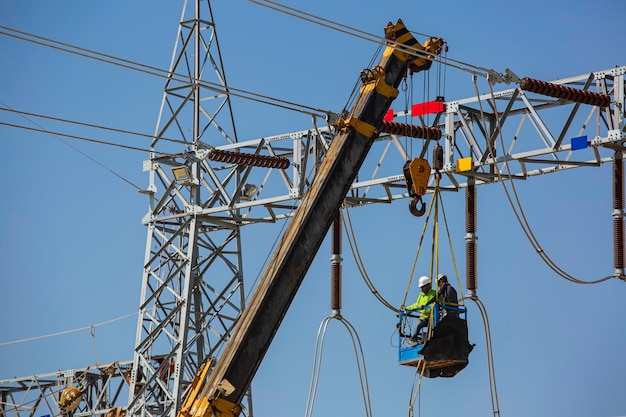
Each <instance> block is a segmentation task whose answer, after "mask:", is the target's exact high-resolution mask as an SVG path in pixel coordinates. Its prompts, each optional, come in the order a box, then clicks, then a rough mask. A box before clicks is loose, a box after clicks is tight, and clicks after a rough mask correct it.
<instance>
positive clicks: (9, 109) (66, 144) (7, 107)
mask: <svg viewBox="0 0 626 417" xmlns="http://www.w3.org/2000/svg"><path fill="white" fill-rule="evenodd" d="M0 104H2V105H3V106H6V107H5V108H6V110H8V111H14V110H13V109H11V108H9V106H7V105H6V104H5V103H3V102H2V101H0ZM17 113H18V114H19V115H20V116H21V117H23V118H24V119H26V120H27V121H28V122H30V123H32V124H33V125H35V126H37V127H38V128H39V129H38V131H40V132H43V133H47V134H49V135H52V136H53V137H54V138H55V139H57V140H58V141H59V142H61V143H63V144H64V145H65V146H68V147H69V148H71V149H73V150H74V151H76V152H78V153H79V154H80V155H82V156H84V157H85V158H87V159H89V160H90V161H91V162H93V163H95V164H96V165H98V166H100V167H101V168H103V169H105V170H106V171H108V172H110V173H111V174H113V175H115V176H116V177H118V178H119V179H121V180H122V181H124V182H125V183H127V184H129V185H130V186H132V187H134V188H135V189H137V190H138V191H139V190H141V187H139V186H138V185H136V184H135V183H133V182H132V181H131V180H129V179H128V178H126V177H124V176H122V175H121V174H118V173H117V172H115V171H113V170H112V169H111V168H109V167H107V166H106V165H104V164H103V163H101V162H100V161H98V160H96V159H95V158H93V157H91V156H90V155H88V154H86V153H85V152H83V151H81V150H80V149H78V148H77V147H75V146H72V145H71V144H70V143H68V142H67V141H65V140H63V139H62V138H61V137H59V136H66V137H67V135H61V134H58V135H57V134H55V133H53V132H50V131H48V130H46V129H44V128H43V127H42V126H41V125H39V124H37V123H36V122H34V121H33V120H31V119H29V118H28V117H27V116H26V115H25V114H23V113H21V112H17ZM0 123H1V124H4V123H2V122H0ZM14 127H18V125H15V126H14ZM21 128H24V129H32V128H28V127H26V126H23V127H21Z"/></svg>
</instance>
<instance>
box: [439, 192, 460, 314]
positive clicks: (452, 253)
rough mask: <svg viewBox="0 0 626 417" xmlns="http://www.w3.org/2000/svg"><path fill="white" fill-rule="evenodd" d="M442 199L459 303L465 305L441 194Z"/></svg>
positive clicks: (442, 211)
mask: <svg viewBox="0 0 626 417" xmlns="http://www.w3.org/2000/svg"><path fill="white" fill-rule="evenodd" d="M439 198H440V199H441V201H440V203H441V213H442V214H443V223H444V224H445V225H446V233H447V235H448V244H449V245H450V255H451V256H452V264H453V265H454V274H455V275H456V283H457V288H458V289H459V295H460V296H459V297H458V299H459V305H465V301H464V297H463V286H462V285H461V277H460V276H459V268H458V266H457V264H456V257H455V256H454V249H453V248H452V237H451V236H450V228H449V227H448V219H447V218H446V210H445V209H444V207H443V199H442V198H441V194H440V195H439Z"/></svg>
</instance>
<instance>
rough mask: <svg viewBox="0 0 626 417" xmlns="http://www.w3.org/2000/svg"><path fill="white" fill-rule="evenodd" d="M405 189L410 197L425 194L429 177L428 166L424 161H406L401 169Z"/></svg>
mask: <svg viewBox="0 0 626 417" xmlns="http://www.w3.org/2000/svg"><path fill="white" fill-rule="evenodd" d="M402 171H403V172H404V179H405V180H406V188H407V190H408V191H409V196H411V197H418V196H419V197H421V196H423V195H424V194H426V189H427V187H428V178H429V177H430V165H429V164H428V161H427V160H426V159H422V158H414V159H413V160H411V161H407V162H406V163H405V164H404V168H403V169H402Z"/></svg>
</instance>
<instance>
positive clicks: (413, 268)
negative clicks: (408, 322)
mask: <svg viewBox="0 0 626 417" xmlns="http://www.w3.org/2000/svg"><path fill="white" fill-rule="evenodd" d="M434 201H435V199H434V198H433V199H432V200H431V201H430V204H429V205H428V214H426V221H425V222H424V228H423V229H422V235H421V237H420V241H419V244H418V245H417V252H416V253H415V259H413V267H412V268H411V274H410V275H409V282H408V283H407V286H406V291H405V292H404V298H403V299H402V307H404V306H405V305H406V299H407V297H408V296H409V290H410V289H411V282H412V281H413V274H415V267H416V265H417V259H418V258H419V254H420V251H421V249H422V242H423V241H424V235H425V234H426V227H428V221H429V220H430V213H431V211H432V208H433V203H434Z"/></svg>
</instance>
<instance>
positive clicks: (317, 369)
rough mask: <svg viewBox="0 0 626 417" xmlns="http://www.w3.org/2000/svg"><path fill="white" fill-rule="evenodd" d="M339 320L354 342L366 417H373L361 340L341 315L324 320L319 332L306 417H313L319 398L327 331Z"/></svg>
mask: <svg viewBox="0 0 626 417" xmlns="http://www.w3.org/2000/svg"><path fill="white" fill-rule="evenodd" d="M333 319H335V320H338V321H339V322H340V323H341V324H343V326H344V327H345V328H346V330H347V331H348V334H349V335H350V338H351V340H352V347H353V348H354V354H355V357H356V365H357V371H358V374H359V381H360V383H361V395H362V396H363V403H364V407H365V417H372V405H371V401H370V392H369V385H368V382H367V369H366V367H365V355H364V353H363V346H362V345H361V340H360V339H359V335H358V333H357V332H356V329H355V328H354V327H353V326H352V324H350V322H349V321H347V320H346V319H345V318H343V317H342V316H341V315H340V314H333V315H330V316H328V317H326V318H325V319H324V320H322V323H321V324H320V327H319V329H318V332H317V339H316V341H315V352H314V359H313V371H312V374H311V383H310V386H309V395H308V398H307V405H306V411H305V414H304V415H305V417H311V416H312V415H313V407H314V405H315V399H316V396H317V387H318V384H319V378H320V373H321V365H322V354H323V351H324V341H325V339H326V330H327V329H328V324H329V323H330V322H331V320H333Z"/></svg>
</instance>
